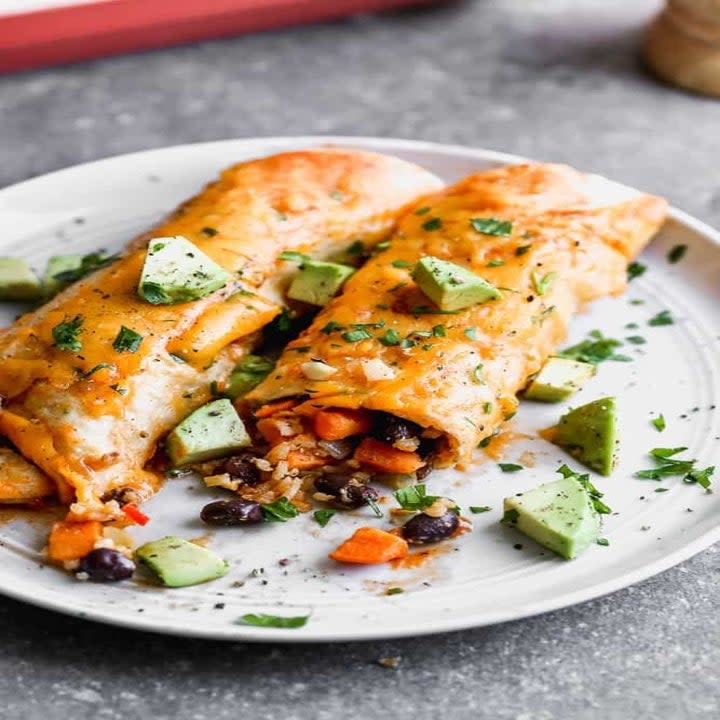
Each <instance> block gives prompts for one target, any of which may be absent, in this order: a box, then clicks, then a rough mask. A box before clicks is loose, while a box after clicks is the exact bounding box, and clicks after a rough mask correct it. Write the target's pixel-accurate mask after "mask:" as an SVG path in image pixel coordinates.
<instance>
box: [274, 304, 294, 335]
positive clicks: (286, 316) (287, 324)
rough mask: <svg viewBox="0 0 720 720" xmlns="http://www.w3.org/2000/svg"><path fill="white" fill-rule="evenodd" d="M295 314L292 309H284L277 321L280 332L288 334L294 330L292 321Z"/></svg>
mask: <svg viewBox="0 0 720 720" xmlns="http://www.w3.org/2000/svg"><path fill="white" fill-rule="evenodd" d="M294 319H295V313H294V312H293V311H292V310H290V308H286V307H284V308H283V309H282V311H281V313H280V315H278V318H277V320H276V323H277V329H278V332H281V333H287V332H290V330H291V329H292V321H293V320H294Z"/></svg>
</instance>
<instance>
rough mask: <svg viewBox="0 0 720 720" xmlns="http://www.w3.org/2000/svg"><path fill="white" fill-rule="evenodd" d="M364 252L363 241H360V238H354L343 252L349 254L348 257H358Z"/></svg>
mask: <svg viewBox="0 0 720 720" xmlns="http://www.w3.org/2000/svg"><path fill="white" fill-rule="evenodd" d="M364 253H365V243H363V242H362V240H355V241H354V242H352V243H350V245H348V247H347V249H346V250H345V254H346V255H349V256H350V257H360V256H361V255H363V254H364Z"/></svg>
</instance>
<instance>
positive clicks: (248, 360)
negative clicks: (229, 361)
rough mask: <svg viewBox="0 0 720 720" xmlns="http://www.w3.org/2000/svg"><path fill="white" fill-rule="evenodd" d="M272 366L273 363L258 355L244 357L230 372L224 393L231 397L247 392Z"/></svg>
mask: <svg viewBox="0 0 720 720" xmlns="http://www.w3.org/2000/svg"><path fill="white" fill-rule="evenodd" d="M274 367H275V365H274V363H272V362H271V361H270V360H268V359H267V358H264V357H262V356H260V355H248V356H247V357H244V358H243V359H242V360H241V361H240V362H239V363H238V364H237V365H236V366H235V369H234V370H233V371H232V373H231V374H230V378H229V379H228V383H227V387H226V388H225V391H224V393H225V394H226V395H228V396H229V397H231V398H233V399H235V398H236V397H240V396H241V395H245V394H246V393H249V392H250V391H251V390H252V389H253V388H254V387H255V386H256V385H259V384H260V383H261V382H262V381H263V380H264V379H265V378H266V377H267V376H268V375H269V374H270V373H271V372H272V369H273V368H274Z"/></svg>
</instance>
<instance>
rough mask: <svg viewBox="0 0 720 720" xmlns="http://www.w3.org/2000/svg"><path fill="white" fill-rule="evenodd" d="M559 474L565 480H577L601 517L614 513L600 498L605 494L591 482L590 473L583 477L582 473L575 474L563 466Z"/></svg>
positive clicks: (559, 469)
mask: <svg viewBox="0 0 720 720" xmlns="http://www.w3.org/2000/svg"><path fill="white" fill-rule="evenodd" d="M557 472H559V473H560V474H561V475H562V476H563V477H564V478H573V479H574V480H577V481H578V482H579V483H580V484H581V485H582V486H583V487H584V488H585V490H586V491H587V493H588V495H589V496H590V500H591V501H592V504H593V507H594V508H595V511H596V512H597V513H599V514H600V515H609V514H610V513H611V512H612V510H611V509H610V508H609V507H608V506H607V505H606V504H605V503H604V502H603V501H602V500H600V498H601V497H603V493H601V492H600V491H599V490H598V489H597V488H596V487H595V486H594V485H593V484H592V483H591V482H590V475H589V474H588V473H585V474H583V475H581V474H580V473H577V472H575V470H571V469H570V468H569V467H568V466H567V465H561V466H560V467H559V468H558V469H557Z"/></svg>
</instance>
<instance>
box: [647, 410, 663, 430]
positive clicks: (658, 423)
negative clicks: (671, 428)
mask: <svg viewBox="0 0 720 720" xmlns="http://www.w3.org/2000/svg"><path fill="white" fill-rule="evenodd" d="M650 422H651V423H652V424H653V425H654V426H655V429H656V430H657V431H658V432H662V431H663V430H664V429H665V418H664V417H663V416H662V414H661V415H658V416H657V417H656V418H653V419H652V420H651V421H650Z"/></svg>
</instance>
